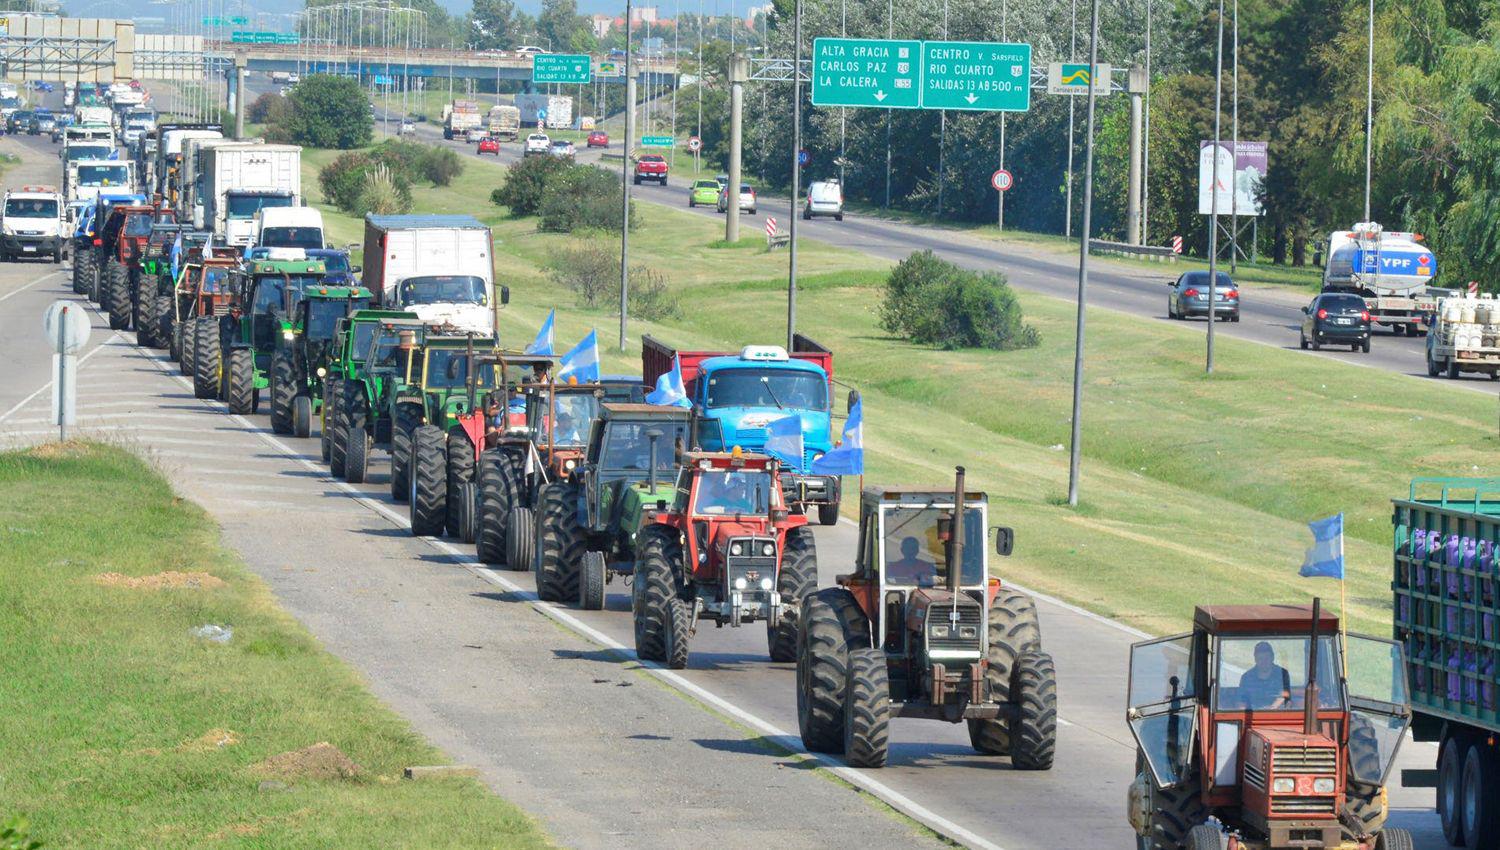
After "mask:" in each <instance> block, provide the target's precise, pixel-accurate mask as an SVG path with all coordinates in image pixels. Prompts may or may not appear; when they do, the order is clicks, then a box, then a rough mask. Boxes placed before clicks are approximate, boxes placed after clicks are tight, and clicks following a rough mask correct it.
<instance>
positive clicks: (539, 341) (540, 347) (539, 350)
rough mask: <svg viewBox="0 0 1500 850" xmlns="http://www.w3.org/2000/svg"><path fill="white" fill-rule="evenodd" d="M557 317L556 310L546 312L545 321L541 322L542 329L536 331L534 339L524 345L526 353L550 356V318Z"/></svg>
mask: <svg viewBox="0 0 1500 850" xmlns="http://www.w3.org/2000/svg"><path fill="white" fill-rule="evenodd" d="M556 317H557V311H556V310H552V311H551V312H549V313H547V321H545V322H542V329H541V330H539V331H537V332H536V339H535V340H534V341H533V342H532V343H531V344H530V345H528V346H526V353H527V354H540V355H542V356H543V357H551V356H552V320H553V319H554V318H556Z"/></svg>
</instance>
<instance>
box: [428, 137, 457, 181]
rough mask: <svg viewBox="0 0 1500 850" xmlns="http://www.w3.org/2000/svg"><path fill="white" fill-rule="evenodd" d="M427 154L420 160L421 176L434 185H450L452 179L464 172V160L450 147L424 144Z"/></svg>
mask: <svg viewBox="0 0 1500 850" xmlns="http://www.w3.org/2000/svg"><path fill="white" fill-rule="evenodd" d="M424 147H426V148H427V155H426V157H425V158H424V159H423V160H422V176H423V177H425V178H426V179H427V180H429V181H430V182H431V183H432V185H434V186H450V185H452V184H453V180H454V179H455V178H457V177H458V176H459V175H460V174H463V173H464V161H463V159H462V158H461V157H459V155H458V153H457V151H454V150H453V149H452V148H440V147H438V146H437V145H424Z"/></svg>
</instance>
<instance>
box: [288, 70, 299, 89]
mask: <svg viewBox="0 0 1500 850" xmlns="http://www.w3.org/2000/svg"><path fill="white" fill-rule="evenodd" d="M286 81H287V82H288V83H291V84H292V85H294V86H295V85H296V84H298V83H300V82H302V75H301V74H298V73H297V72H296V71H293V72H291V73H289V74H287V75H286Z"/></svg>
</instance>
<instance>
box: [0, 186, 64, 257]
mask: <svg viewBox="0 0 1500 850" xmlns="http://www.w3.org/2000/svg"><path fill="white" fill-rule="evenodd" d="M67 235H68V231H67V219H66V209H65V207H64V205H63V196H62V195H61V194H59V193H58V192H57V191H56V190H55V189H53V188H52V187H51V186H23V187H21V188H20V189H14V190H8V191H6V193H5V203H4V206H3V207H0V261H3V260H14V259H17V258H18V257H51V258H52V262H54V263H60V262H62V256H63V245H64V244H65V243H66V241H67Z"/></svg>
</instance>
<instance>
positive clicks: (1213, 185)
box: [1203, 0, 1224, 375]
mask: <svg viewBox="0 0 1500 850" xmlns="http://www.w3.org/2000/svg"><path fill="white" fill-rule="evenodd" d="M1223 98H1224V0H1219V24H1218V36H1217V38H1216V40H1215V41H1214V144H1213V151H1212V153H1213V158H1214V164H1213V171H1212V175H1213V176H1212V178H1211V179H1210V181H1209V184H1208V209H1209V224H1208V359H1207V361H1206V363H1205V365H1204V369H1203V371H1204V372H1206V373H1207V374H1210V375H1212V374H1213V373H1214V322H1215V321H1217V317H1216V316H1215V315H1214V309H1215V307H1214V300H1215V299H1216V298H1218V295H1219V293H1218V283H1219V137H1220V136H1221V135H1222V129H1221V126H1220V125H1221V123H1222V118H1223V116H1222V114H1221V113H1222V112H1223V108H1222V107H1223Z"/></svg>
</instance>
